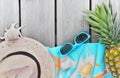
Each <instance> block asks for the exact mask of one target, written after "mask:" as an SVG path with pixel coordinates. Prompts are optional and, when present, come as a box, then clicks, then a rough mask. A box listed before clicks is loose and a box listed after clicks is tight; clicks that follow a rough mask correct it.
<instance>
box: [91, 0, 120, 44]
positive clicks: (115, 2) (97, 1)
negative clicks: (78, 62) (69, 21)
mask: <svg viewBox="0 0 120 78" xmlns="http://www.w3.org/2000/svg"><path fill="white" fill-rule="evenodd" d="M103 2H104V3H105V4H108V3H109V0H92V10H94V9H95V7H96V5H101V4H102V3H103ZM111 3H112V7H113V13H114V14H115V12H117V20H118V22H119V20H120V0H111ZM92 41H93V42H96V41H97V37H96V36H95V33H94V32H92Z"/></svg>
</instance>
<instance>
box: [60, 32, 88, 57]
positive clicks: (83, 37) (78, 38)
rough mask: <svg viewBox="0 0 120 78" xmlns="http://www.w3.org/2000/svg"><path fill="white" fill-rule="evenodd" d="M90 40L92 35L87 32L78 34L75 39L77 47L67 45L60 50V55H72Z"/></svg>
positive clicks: (70, 44)
mask: <svg viewBox="0 0 120 78" xmlns="http://www.w3.org/2000/svg"><path fill="white" fill-rule="evenodd" d="M89 39H90V35H89V34H88V33H87V31H85V30H84V31H82V32H81V33H79V34H77V35H76V36H75V37H74V43H75V45H74V46H73V44H72V43H65V44H63V46H62V47H61V48H60V55H61V56H66V55H68V54H69V53H71V52H72V51H73V50H74V49H76V48H78V47H79V46H80V45H82V44H84V43H85V42H87V41H88V40H89Z"/></svg>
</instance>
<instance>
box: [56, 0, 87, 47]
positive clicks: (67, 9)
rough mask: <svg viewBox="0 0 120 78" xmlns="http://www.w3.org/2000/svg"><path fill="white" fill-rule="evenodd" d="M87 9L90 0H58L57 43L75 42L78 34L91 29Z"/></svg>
mask: <svg viewBox="0 0 120 78" xmlns="http://www.w3.org/2000/svg"><path fill="white" fill-rule="evenodd" d="M85 9H89V0H57V45H61V44H63V43H64V42H73V37H74V36H75V35H76V34H78V33H79V32H80V31H82V30H83V29H86V30H89V26H88V24H87V23H86V21H85V15H84V12H83V11H84V10H85Z"/></svg>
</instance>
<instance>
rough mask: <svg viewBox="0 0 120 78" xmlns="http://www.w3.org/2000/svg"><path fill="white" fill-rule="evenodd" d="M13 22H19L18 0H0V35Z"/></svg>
mask: <svg viewBox="0 0 120 78" xmlns="http://www.w3.org/2000/svg"><path fill="white" fill-rule="evenodd" d="M13 23H19V6H18V0H0V36H3V33H4V32H5V28H9V27H10V26H11V24H13Z"/></svg>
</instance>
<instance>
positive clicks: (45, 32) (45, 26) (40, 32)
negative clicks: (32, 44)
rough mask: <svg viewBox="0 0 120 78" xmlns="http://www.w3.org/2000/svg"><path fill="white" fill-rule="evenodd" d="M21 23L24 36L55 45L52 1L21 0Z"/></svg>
mask: <svg viewBox="0 0 120 78" xmlns="http://www.w3.org/2000/svg"><path fill="white" fill-rule="evenodd" d="M21 21H22V25H24V26H25V28H24V29H23V31H22V33H23V34H24V35H25V36H27V37H30V38H33V39H36V40H38V41H40V42H41V43H43V44H44V45H45V46H54V45H55V38H54V37H55V34H54V31H55V30H54V0H21Z"/></svg>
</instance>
